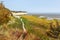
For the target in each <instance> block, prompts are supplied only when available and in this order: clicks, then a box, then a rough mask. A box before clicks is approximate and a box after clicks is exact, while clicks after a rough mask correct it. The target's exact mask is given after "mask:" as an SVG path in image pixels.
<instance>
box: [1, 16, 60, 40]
mask: <svg viewBox="0 0 60 40" xmlns="http://www.w3.org/2000/svg"><path fill="white" fill-rule="evenodd" d="M21 18H22V19H23V22H24V24H25V28H26V30H27V35H26V36H25V38H24V40H60V37H58V38H53V37H50V36H48V35H47V33H46V32H47V31H49V30H50V23H51V22H53V25H55V26H56V22H55V20H47V19H43V18H38V17H35V16H30V15H23V16H22V17H21ZM21 18H19V19H17V18H15V17H13V18H12V20H11V22H10V23H8V24H7V25H5V26H7V28H5V27H4V26H3V25H0V40H19V38H20V36H21V34H22V33H23V29H22V23H21V21H20V19H21Z"/></svg>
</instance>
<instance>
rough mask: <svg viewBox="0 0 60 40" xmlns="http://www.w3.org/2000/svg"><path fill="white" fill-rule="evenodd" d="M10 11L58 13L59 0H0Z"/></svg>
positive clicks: (59, 11)
mask: <svg viewBox="0 0 60 40" xmlns="http://www.w3.org/2000/svg"><path fill="white" fill-rule="evenodd" d="M0 1H4V2H3V3H4V5H5V6H6V7H7V8H9V9H10V10H16V11H27V12H30V13H60V0H0Z"/></svg>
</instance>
